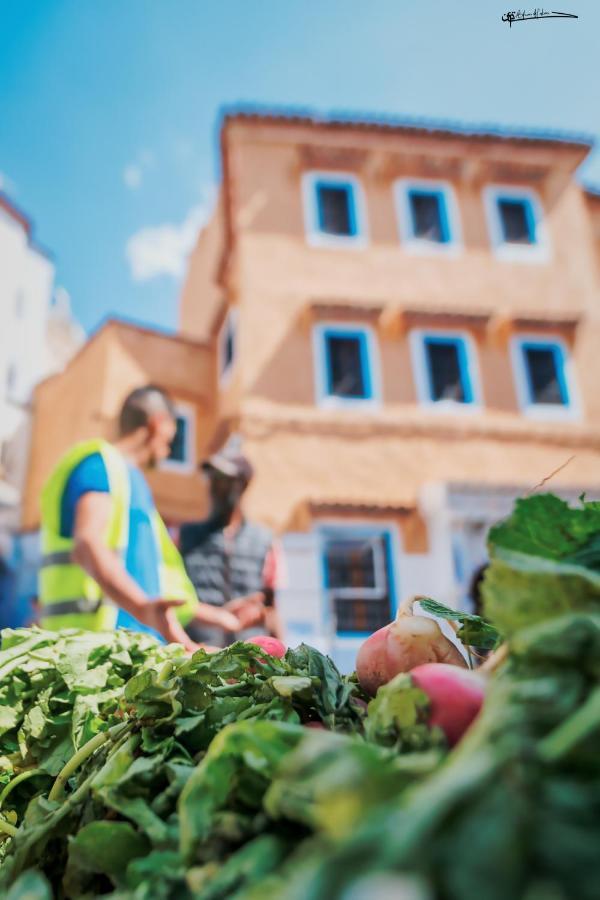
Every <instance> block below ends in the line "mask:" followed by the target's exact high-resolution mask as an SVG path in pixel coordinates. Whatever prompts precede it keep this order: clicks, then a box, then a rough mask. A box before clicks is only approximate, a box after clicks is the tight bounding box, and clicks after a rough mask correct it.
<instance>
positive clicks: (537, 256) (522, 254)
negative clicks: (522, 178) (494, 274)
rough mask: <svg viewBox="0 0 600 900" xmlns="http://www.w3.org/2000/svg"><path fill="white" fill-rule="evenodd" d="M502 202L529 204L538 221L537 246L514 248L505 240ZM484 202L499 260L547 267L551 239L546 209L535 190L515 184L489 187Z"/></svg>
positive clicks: (485, 189) (484, 191)
mask: <svg viewBox="0 0 600 900" xmlns="http://www.w3.org/2000/svg"><path fill="white" fill-rule="evenodd" d="M499 200H525V201H527V202H528V203H529V205H530V207H531V211H532V213H533V217H534V221H535V237H536V241H535V244H511V243H507V242H506V241H505V240H504V237H503V234H502V221H501V218H500V210H499V207H498V201H499ZM483 201H484V206H485V212H486V218H487V224H488V231H489V236H490V242H491V246H492V250H493V252H494V255H495V256H496V258H497V259H500V260H503V261H505V262H524V263H544V262H547V261H548V260H549V259H550V253H551V247H550V238H549V236H548V229H547V226H546V220H545V216H544V208H543V205H542V202H541V200H540V197H539V195H538V193H537V192H536V191H534V190H533V188H527V187H522V186H520V185H519V186H517V185H511V184H488V185H486V187H485V188H484V189H483Z"/></svg>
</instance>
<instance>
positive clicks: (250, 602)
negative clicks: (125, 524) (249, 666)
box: [180, 441, 283, 646]
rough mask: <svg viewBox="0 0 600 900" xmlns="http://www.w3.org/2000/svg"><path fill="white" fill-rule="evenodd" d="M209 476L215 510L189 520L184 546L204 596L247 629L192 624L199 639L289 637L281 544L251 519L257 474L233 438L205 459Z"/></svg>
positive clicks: (191, 630) (182, 538) (218, 641)
mask: <svg viewBox="0 0 600 900" xmlns="http://www.w3.org/2000/svg"><path fill="white" fill-rule="evenodd" d="M201 470H202V471H203V473H204V475H205V477H206V478H207V480H208V488H209V494H210V502H211V511H210V515H209V517H208V518H207V519H205V520H204V521H203V522H195V523H190V524H188V525H184V526H183V527H182V529H181V535H180V549H181V553H182V556H183V558H184V561H185V565H186V568H187V571H188V575H189V576H190V578H191V580H192V583H193V585H194V587H195V588H196V591H197V593H198V596H200V597H202V599H203V600H204V601H205V602H206V603H210V604H211V605H212V606H214V607H215V608H217V609H222V610H224V611H229V612H230V613H234V614H235V615H236V616H237V618H238V619H239V621H240V623H241V626H242V630H241V631H240V630H238V631H236V632H235V634H234V633H230V634H223V633H222V632H221V633H218V632H216V630H215V629H214V628H211V627H206V626H205V625H203V624H202V623H200V622H193V623H190V624H189V625H188V626H187V631H188V634H189V635H190V637H191V638H192V639H193V640H194V641H198V642H208V643H209V644H214V645H217V646H226V645H227V644H229V643H232V642H233V641H235V640H244V639H246V638H248V637H251V636H253V635H258V634H265V633H268V634H270V635H272V636H273V637H276V638H279V639H280V640H281V639H282V637H283V629H282V625H281V622H280V619H279V614H278V612H277V608H276V605H275V599H276V598H275V590H276V587H277V584H278V582H279V580H280V575H281V559H280V553H279V549H278V546H277V544H276V543H274V541H273V536H272V534H271V533H270V532H269V531H268V530H267V529H266V528H264V527H263V526H261V525H258V524H257V523H255V522H251V521H249V520H248V519H247V518H246V517H245V515H244V513H243V510H242V498H243V495H244V493H245V491H246V489H247V488H248V485H249V484H250V482H251V480H252V476H253V474H254V473H253V469H252V466H251V464H250V462H249V460H248V459H247V458H246V457H245V456H244V455H243V454H242V453H240V452H239V450H238V448H237V444H236V443H235V441H232V442H231V443H230V444H229V445H228V446H226V447H225V448H224V449H223V450H222V451H221V452H220V453H216V454H215V455H214V456H211V457H210V459H207V460H206V461H205V462H204V463H202V465H201Z"/></svg>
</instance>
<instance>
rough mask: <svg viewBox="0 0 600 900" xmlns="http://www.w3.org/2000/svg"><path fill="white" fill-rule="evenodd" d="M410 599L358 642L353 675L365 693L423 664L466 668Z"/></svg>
mask: <svg viewBox="0 0 600 900" xmlns="http://www.w3.org/2000/svg"><path fill="white" fill-rule="evenodd" d="M417 599H418V598H416V597H415V598H413V599H411V600H409V601H408V602H407V603H404V604H402V606H401V607H400V609H399V610H398V615H397V617H396V620H395V621H394V622H391V623H390V624H389V625H385V626H384V627H383V628H380V629H379V631H376V632H375V633H374V634H372V635H371V636H370V637H368V638H367V640H366V641H365V642H364V644H362V646H361V648H360V650H359V651H358V656H357V659H356V674H357V675H358V680H359V682H360V686H361V687H362V689H363V690H364V691H366V692H367V694H371V695H373V696H374V695H375V694H376V693H377V688H378V687H380V686H381V685H382V684H387V682H388V681H391V679H392V678H393V677H394V676H395V675H398V674H399V673H400V672H410V670H411V669H414V667H415V666H418V665H421V664H423V663H430V662H435V663H449V664H451V665H453V666H460V667H461V668H464V669H466V668H467V664H466V662H465V660H464V658H463V656H462V654H461V652H460V650H459V649H458V647H456V646H455V645H454V644H453V643H452V641H449V640H448V638H447V637H446V636H445V635H444V634H443V633H442V631H441V629H440V626H439V625H438V623H437V622H436V621H435V619H430V618H428V617H426V616H415V615H413V604H414V603H415V601H416V600H417Z"/></svg>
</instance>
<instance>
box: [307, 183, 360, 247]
mask: <svg viewBox="0 0 600 900" xmlns="http://www.w3.org/2000/svg"><path fill="white" fill-rule="evenodd" d="M316 190H317V208H318V210H319V230H320V231H322V232H323V234H337V235H341V236H343V237H353V236H354V235H355V234H356V216H355V214H354V195H353V191H352V188H351V187H350V185H348V184H317V187H316Z"/></svg>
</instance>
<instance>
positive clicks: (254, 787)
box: [178, 721, 305, 861]
mask: <svg viewBox="0 0 600 900" xmlns="http://www.w3.org/2000/svg"><path fill="white" fill-rule="evenodd" d="M304 735H305V730H304V729H303V728H302V727H300V726H297V725H289V724H287V723H283V722H263V721H249V722H240V723H238V724H236V725H230V726H228V727H227V728H224V729H223V731H221V732H220V733H219V734H218V735H217V736H216V738H215V739H214V740H213V742H212V743H211V745H210V748H209V750H208V753H207V754H206V756H205V757H204V759H203V760H202V762H201V763H200V764H199V765H198V766H197V768H196V770H195V771H194V772H193V773H192V775H191V776H190V778H189V780H188V782H187V783H186V785H185V787H184V788H183V790H182V792H181V796H180V799H179V806H178V811H179V819H180V835H181V851H182V854H183V856H184V857H185V859H186V860H188V861H191V860H192V859H193V854H194V851H195V850H196V848H197V847H198V846H199V845H200V844H201V843H202V842H203V841H205V840H206V839H207V837H208V835H209V834H210V831H211V828H212V826H213V824H214V822H215V819H216V816H217V814H218V812H219V810H221V809H224V808H226V807H228V806H230V805H231V804H232V803H234V800H235V798H236V796H237V795H240V796H241V797H243V800H244V805H245V806H247V807H254V808H255V809H258V808H259V807H260V804H261V803H262V797H263V795H264V792H265V791H266V789H267V787H268V784H269V781H270V779H271V778H272V777H273V774H274V772H275V770H276V768H277V766H278V765H279V763H280V762H281V760H282V758H283V757H284V756H285V754H286V753H288V752H289V751H290V750H291V749H292V748H293V747H295V746H296V744H297V743H298V742H299V741H300V740H301V738H302V737H303V736H304Z"/></svg>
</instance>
